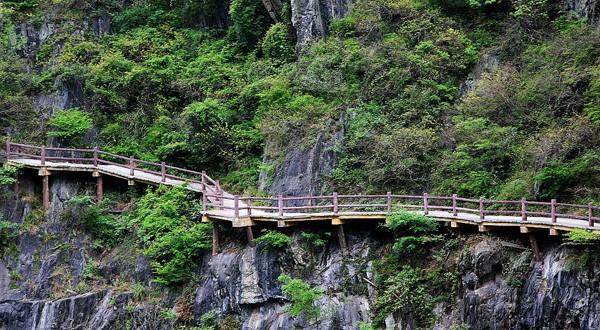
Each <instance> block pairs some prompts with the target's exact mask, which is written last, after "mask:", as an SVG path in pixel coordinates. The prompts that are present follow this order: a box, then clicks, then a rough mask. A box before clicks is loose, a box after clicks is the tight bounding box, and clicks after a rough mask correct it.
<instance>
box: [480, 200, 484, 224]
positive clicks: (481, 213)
mask: <svg viewBox="0 0 600 330" xmlns="http://www.w3.org/2000/svg"><path fill="white" fill-rule="evenodd" d="M479 219H480V220H483V219H485V210H484V207H483V197H479Z"/></svg>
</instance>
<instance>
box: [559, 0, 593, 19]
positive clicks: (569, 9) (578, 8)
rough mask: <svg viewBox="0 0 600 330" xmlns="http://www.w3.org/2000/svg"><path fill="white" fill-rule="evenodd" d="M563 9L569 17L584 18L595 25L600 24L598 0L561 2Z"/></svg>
mask: <svg viewBox="0 0 600 330" xmlns="http://www.w3.org/2000/svg"><path fill="white" fill-rule="evenodd" d="M560 5H561V9H562V10H563V11H564V12H565V13H567V15H569V16H571V17H575V18H583V19H586V20H587V21H589V22H590V23H593V24H598V23H600V1H598V0H561V2H560Z"/></svg>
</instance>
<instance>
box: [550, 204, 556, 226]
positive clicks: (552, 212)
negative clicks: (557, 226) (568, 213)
mask: <svg viewBox="0 0 600 330" xmlns="http://www.w3.org/2000/svg"><path fill="white" fill-rule="evenodd" d="M550 217H551V218H552V223H556V199H552V200H550Z"/></svg>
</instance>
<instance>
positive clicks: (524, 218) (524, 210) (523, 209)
mask: <svg viewBox="0 0 600 330" xmlns="http://www.w3.org/2000/svg"><path fill="white" fill-rule="evenodd" d="M521 220H522V221H527V201H526V200H525V197H523V198H521Z"/></svg>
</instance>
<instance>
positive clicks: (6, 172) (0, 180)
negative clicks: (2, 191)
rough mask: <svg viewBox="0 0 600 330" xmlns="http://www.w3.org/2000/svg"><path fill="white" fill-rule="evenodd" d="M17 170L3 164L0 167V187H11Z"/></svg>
mask: <svg viewBox="0 0 600 330" xmlns="http://www.w3.org/2000/svg"><path fill="white" fill-rule="evenodd" d="M17 171H18V168H16V167H14V166H10V165H6V164H4V165H3V166H2V167H0V186H6V185H11V184H13V183H15V181H16V176H17Z"/></svg>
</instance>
